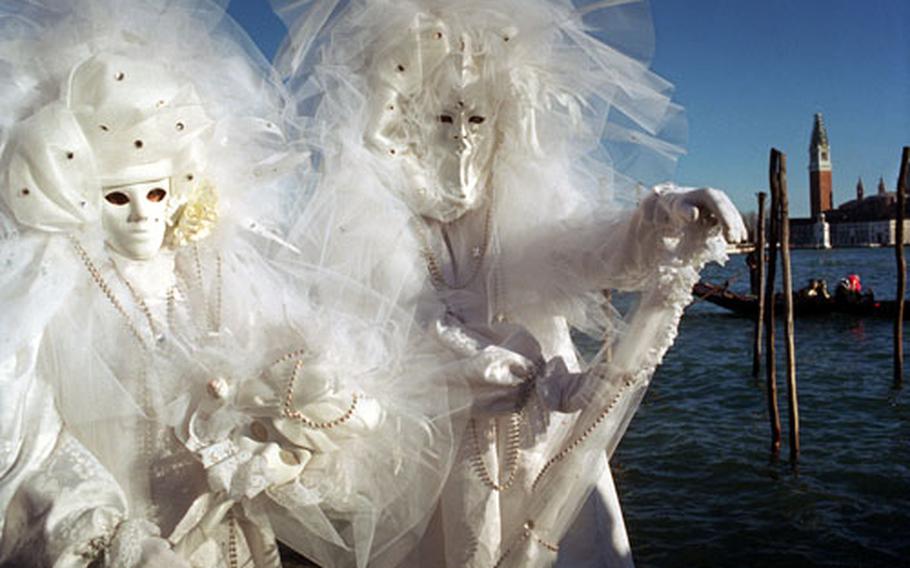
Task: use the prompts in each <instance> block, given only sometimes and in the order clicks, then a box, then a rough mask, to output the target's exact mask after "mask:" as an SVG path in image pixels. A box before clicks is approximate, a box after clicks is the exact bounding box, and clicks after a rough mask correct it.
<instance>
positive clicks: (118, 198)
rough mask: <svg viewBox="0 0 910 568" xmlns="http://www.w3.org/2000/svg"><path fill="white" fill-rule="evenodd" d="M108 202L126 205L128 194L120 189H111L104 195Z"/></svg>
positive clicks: (128, 200) (128, 198)
mask: <svg viewBox="0 0 910 568" xmlns="http://www.w3.org/2000/svg"><path fill="white" fill-rule="evenodd" d="M104 199H106V200H107V202H108V203H111V204H113V205H126V204H127V203H129V202H130V196H129V195H127V194H125V193H123V192H122V191H112V192H110V193H108V194H107V195H105V196H104Z"/></svg>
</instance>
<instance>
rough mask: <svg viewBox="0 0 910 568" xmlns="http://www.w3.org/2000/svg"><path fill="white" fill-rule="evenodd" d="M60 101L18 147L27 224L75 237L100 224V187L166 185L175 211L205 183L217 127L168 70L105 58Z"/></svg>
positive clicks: (90, 64) (13, 157)
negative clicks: (76, 231) (209, 138)
mask: <svg viewBox="0 0 910 568" xmlns="http://www.w3.org/2000/svg"><path fill="white" fill-rule="evenodd" d="M62 91H63V96H62V100H60V101H55V102H53V103H51V104H49V105H47V106H45V107H43V108H41V109H40V110H38V112H36V113H35V114H34V115H32V116H31V117H29V118H27V119H25V120H24V121H22V122H21V123H19V124H18V125H17V126H16V128H15V131H14V133H13V135H12V137H11V138H12V142H11V144H10V148H9V152H10V156H9V167H8V170H7V176H8V181H7V184H6V190H7V192H8V195H7V199H8V202H9V204H10V207H11V209H12V211H13V213H14V214H15V216H16V218H17V220H18V221H19V222H20V223H22V224H23V225H27V226H30V227H33V228H36V229H42V230H50V231H59V230H66V229H71V228H75V227H77V226H79V225H81V224H82V223H86V222H92V221H95V220H96V219H97V215H98V208H99V204H100V200H101V188H102V187H109V186H117V185H125V184H128V183H135V182H140V181H148V180H154V179H161V178H172V181H173V184H172V187H173V189H174V190H175V191H174V193H175V194H176V195H175V197H176V198H177V199H174V200H172V201H171V203H172V206H176V205H177V204H178V203H180V202H181V201H182V200H183V199H181V198H185V197H186V195H187V194H188V192H189V188H190V187H192V186H193V185H195V184H196V183H198V182H196V183H194V182H195V180H196V178H197V176H198V175H199V174H200V173H201V172H200V168H201V167H202V165H203V163H204V162H203V160H204V144H205V142H206V135H207V134H209V131H210V130H211V127H212V121H211V119H209V117H208V116H207V115H206V113H205V110H204V109H203V106H202V103H201V101H200V100H199V97H198V95H197V94H196V91H195V88H194V87H193V85H192V83H190V82H189V81H187V80H186V79H182V78H181V77H179V75H177V74H175V73H174V72H172V71H171V70H169V69H168V68H167V67H166V66H165V65H164V64H163V63H158V62H153V61H141V60H136V59H135V58H131V57H125V56H122V55H118V54H114V53H102V54H98V55H95V56H93V57H91V58H89V59H87V60H86V61H84V62H82V63H80V64H79V65H77V66H76V67H75V68H74V69H73V70H72V72H71V73H70V75H69V77H68V78H67V81H66V83H65V84H64V85H63V86H62ZM175 210H176V207H175Z"/></svg>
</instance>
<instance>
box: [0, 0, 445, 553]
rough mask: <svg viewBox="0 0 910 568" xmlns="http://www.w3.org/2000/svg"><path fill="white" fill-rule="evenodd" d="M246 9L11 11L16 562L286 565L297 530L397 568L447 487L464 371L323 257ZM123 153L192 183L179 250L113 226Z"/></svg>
mask: <svg viewBox="0 0 910 568" xmlns="http://www.w3.org/2000/svg"><path fill="white" fill-rule="evenodd" d="M223 15H224V13H223V9H222V8H221V7H219V6H217V5H215V4H212V3H209V2H206V1H202V0H199V1H194V0H185V1H178V2H173V1H166V2H165V1H162V2H160V3H159V2H154V1H153V2H122V1H119V0H118V1H114V0H79V1H74V2H70V1H66V2H64V1H62V0H61V1H57V0H47V1H46V2H45V1H42V2H34V1H23V2H7V3H4V5H3V7H2V8H0V38H2V40H3V42H2V43H0V77H2V78H3V80H4V84H6V85H9V86H10V90H9V91H6V93H5V95H4V97H3V98H2V100H0V106H2V109H0V120H2V123H0V124H2V129H0V145H2V148H3V161H2V171H3V174H4V175H3V186H2V198H0V230H2V235H3V238H2V240H0V262H2V264H3V267H4V268H3V271H2V273H0V298H2V303H3V306H4V309H3V313H2V315H0V511H3V514H2V515H0V564H2V565H4V566H51V565H53V566H61V567H65V566H86V565H88V564H89V563H92V562H100V563H101V564H102V565H111V566H118V567H119V566H137V565H139V564H140V563H141V562H143V561H144V560H143V559H144V558H146V555H148V554H149V553H150V551H151V549H152V548H154V547H165V548H168V549H171V550H172V551H173V552H174V553H175V554H176V555H177V556H178V557H179V559H180V560H182V561H183V562H184V563H186V565H190V566H200V567H205V568H209V567H216V566H217V567H221V566H231V567H233V566H250V565H255V566H277V565H279V562H280V559H279V558H278V554H277V548H276V546H275V537H276V535H277V537H278V538H280V539H281V540H283V541H284V542H286V543H287V544H288V545H289V546H291V547H292V548H294V549H296V550H297V551H299V552H301V553H302V554H305V555H307V556H308V557H310V558H312V559H314V560H315V561H317V562H319V563H320V565H324V566H366V565H367V564H368V563H369V564H370V565H371V566H372V565H376V566H382V565H395V564H397V563H399V562H400V559H401V558H402V557H403V556H404V555H405V554H407V553H408V551H409V550H410V549H411V548H412V547H413V546H414V543H415V542H416V540H417V539H418V538H419V535H420V534H421V533H422V530H423V526H424V525H425V524H426V523H427V521H428V519H429V516H430V514H431V513H432V504H433V503H434V502H435V501H436V499H437V498H438V495H439V492H440V491H441V488H442V484H443V482H444V480H445V478H446V475H447V472H448V467H449V464H450V462H451V460H452V457H453V454H454V450H455V447H456V446H455V444H456V441H455V439H454V436H453V427H452V424H451V418H450V405H455V406H460V405H461V403H457V401H454V400H452V399H449V398H448V397H446V396H440V392H443V393H444V391H443V390H442V389H441V387H439V386H435V387H434V381H435V380H437V378H438V377H440V376H442V375H444V374H445V373H444V370H445V369H444V365H445V361H441V360H440V359H439V358H437V357H431V356H427V355H426V351H424V350H423V347H422V346H424V345H426V346H428V347H427V348H428V349H430V350H431V351H430V352H432V349H434V347H433V344H432V343H431V342H429V341H422V340H421V339H420V338H419V337H417V334H415V333H414V331H416V328H413V326H410V321H411V320H412V319H413V316H412V314H411V313H406V312H403V311H402V310H401V309H400V307H399V306H398V303H397V300H396V298H394V297H389V296H385V295H383V294H381V293H379V292H377V291H375V290H369V289H367V288H364V287H363V286H362V285H360V284H358V283H357V282H356V281H355V280H357V281H360V280H364V279H362V278H358V279H353V278H351V275H350V274H339V273H336V272H333V271H332V270H331V269H330V268H329V267H328V266H327V264H326V263H323V262H322V261H321V258H322V257H324V256H325V255H324V251H323V250H322V249H321V246H323V243H324V242H325V241H326V239H325V235H323V234H322V232H321V231H322V230H323V227H321V226H320V225H318V224H317V223H312V224H307V223H308V221H310V220H311V219H312V216H313V215H314V213H313V212H312V210H311V209H310V208H309V206H308V205H307V197H308V194H307V191H306V186H307V184H308V183H310V180H311V179H312V176H310V175H309V174H308V173H307V172H308V169H307V164H306V163H305V160H304V159H303V158H302V157H301V156H300V155H299V154H297V153H296V152H295V151H294V150H293V148H291V146H290V145H289V144H288V142H287V137H286V133H288V132H292V131H293V129H294V128H295V125H294V124H293V123H291V122H288V121H286V120H285V118H284V117H286V116H287V113H286V112H285V109H284V107H283V101H284V100H285V99H286V97H284V96H283V94H282V87H281V85H280V84H279V83H278V82H277V81H276V80H275V78H274V74H273V73H272V72H271V70H270V68H269V67H268V65H267V63H266V62H265V61H264V60H263V59H262V58H261V56H259V55H258V54H257V53H256V52H254V51H250V46H249V42H248V40H247V39H245V36H244V35H243V34H242V32H240V31H239V30H238V29H237V28H236V26H235V25H234V24H233V23H232V22H231V21H229V20H226V19H223ZM118 65H120V66H121V67H118ZM174 86H176V87H175V88H172V87H174ZM118 89H120V91H118ZM123 89H126V91H123ZM118 92H126V93H128V94H129V96H121V95H118V94H117V93H118ZM7 94H9V96H7ZM197 141H204V143H200V144H196V142H197ZM121 142H126V144H121ZM178 148H179V149H180V152H178V151H177V150H176V149H178ZM184 150H185V152H184ZM191 150H192V151H191ZM159 158H160V159H159ZM112 163H117V164H118V167H119V168H120V170H126V171H128V172H129V174H130V175H133V176H136V175H139V176H143V175H145V176H150V178H151V179H157V178H159V177H163V178H167V179H169V180H170V184H169V185H168V187H169V189H170V192H169V195H168V197H167V199H168V200H170V201H168V203H169V204H170V203H173V204H175V206H174V207H173V208H172V210H169V211H168V213H167V214H168V215H169V218H171V219H173V220H174V225H173V226H171V227H170V228H169V229H168V231H169V233H168V239H169V240H168V242H169V243H171V244H170V245H169V246H168V247H166V248H164V249H162V250H161V251H160V252H157V253H156V254H154V255H153V256H151V257H149V258H144V259H136V258H132V257H124V256H122V255H120V254H118V253H117V252H115V251H114V250H113V249H112V247H111V246H109V245H110V239H111V237H110V235H109V234H106V233H105V232H104V231H105V230H104V229H102V225H101V222H100V220H99V215H100V213H99V211H100V209H101V207H102V206H103V202H102V186H105V187H107V186H108V185H112V184H111V183H108V182H103V181H100V180H102V179H104V176H105V175H107V172H108V171H110V170H111V168H112V167H113V166H112V165H111V164H112ZM162 164H163V165H162ZM190 166H192V169H186V168H189V167H190ZM158 167H166V168H168V169H167V172H168V173H166V174H160V173H155V174H154V175H153V174H151V173H149V172H151V171H153V169H154V168H158ZM120 170H118V171H120ZM136 170H142V171H141V172H140V173H139V174H136V173H135V171H136ZM154 171H156V172H158V171H159V170H154ZM143 179H149V178H148V177H147V178H142V177H140V178H139V180H140V181H142V180H143ZM210 190H211V191H210ZM181 199H182V201H181ZM175 210H176V211H175ZM322 211H323V212H324V213H326V211H325V210H324V209H323V210H322ZM327 213H331V212H327ZM291 235H293V237H294V238H295V239H296V240H295V241H294V242H293V243H292V242H290V241H289V240H288V239H289V238H290V236H291ZM106 241H107V244H106ZM405 378H407V379H412V378H413V379H415V380H405ZM174 562H176V560H175V561H174Z"/></svg>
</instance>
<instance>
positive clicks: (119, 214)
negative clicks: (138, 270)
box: [101, 178, 171, 260]
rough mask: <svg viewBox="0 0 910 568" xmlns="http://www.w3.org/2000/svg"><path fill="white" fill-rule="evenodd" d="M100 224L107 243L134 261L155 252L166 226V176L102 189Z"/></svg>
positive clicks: (167, 184)
mask: <svg viewBox="0 0 910 568" xmlns="http://www.w3.org/2000/svg"><path fill="white" fill-rule="evenodd" d="M103 191H104V203H103V205H102V214H101V219H102V224H103V226H104V232H105V239H106V242H107V245H108V246H109V247H111V249H113V250H114V251H115V252H117V253H119V254H121V255H123V256H125V257H127V258H131V259H133V260H148V259H150V258H152V257H154V256H155V255H156V254H158V251H159V250H161V246H162V244H163V243H164V233H165V230H166V229H167V222H166V221H167V200H168V196H169V194H170V191H171V181H170V179H168V178H163V179H157V180H152V181H144V182H139V183H132V184H128V185H121V186H116V187H105V188H104V190H103Z"/></svg>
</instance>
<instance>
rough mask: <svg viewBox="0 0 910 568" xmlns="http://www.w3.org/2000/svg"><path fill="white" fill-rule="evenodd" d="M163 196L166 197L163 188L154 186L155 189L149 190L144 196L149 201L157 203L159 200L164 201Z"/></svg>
mask: <svg viewBox="0 0 910 568" xmlns="http://www.w3.org/2000/svg"><path fill="white" fill-rule="evenodd" d="M165 197H167V192H166V191H164V190H163V189H161V188H160V187H156V188H155V189H153V190H151V191H149V192H148V194H146V196H145V198H146V199H148V200H149V201H151V202H153V203H158V202H159V201H164V198H165Z"/></svg>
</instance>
